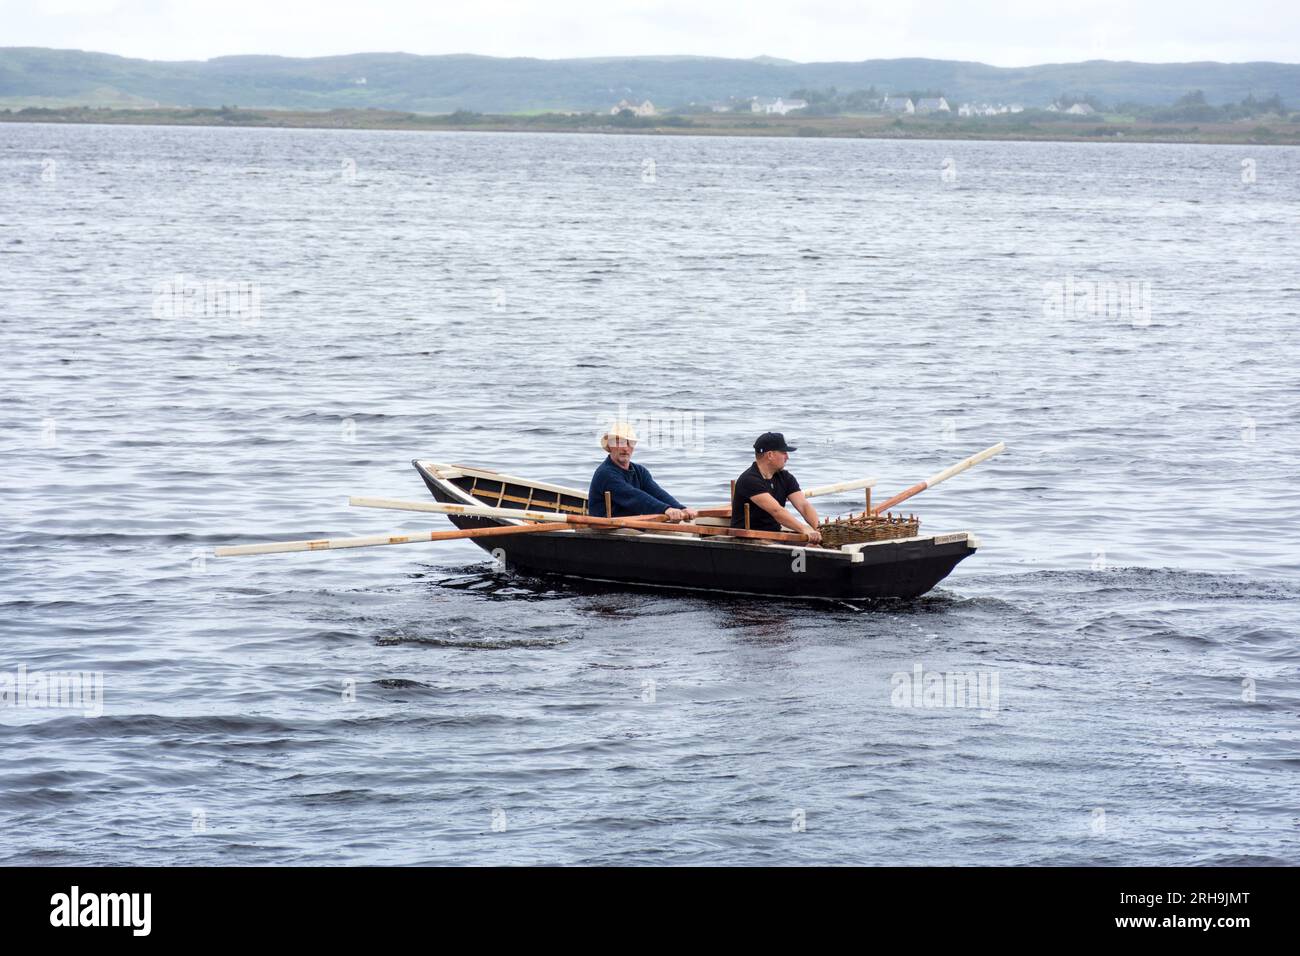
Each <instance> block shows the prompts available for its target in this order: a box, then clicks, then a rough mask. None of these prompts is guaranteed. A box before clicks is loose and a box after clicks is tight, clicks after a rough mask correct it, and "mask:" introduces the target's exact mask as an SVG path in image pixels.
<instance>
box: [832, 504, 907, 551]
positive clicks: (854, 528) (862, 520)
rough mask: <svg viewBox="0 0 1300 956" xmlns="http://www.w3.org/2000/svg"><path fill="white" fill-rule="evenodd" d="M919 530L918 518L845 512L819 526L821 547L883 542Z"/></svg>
mask: <svg viewBox="0 0 1300 956" xmlns="http://www.w3.org/2000/svg"><path fill="white" fill-rule="evenodd" d="M920 529H921V519H920V518H917V517H916V516H915V515H909V516H908V517H903V516H901V515H900V516H898V517H894V516H893V515H869V514H866V513H865V512H864V513H862V514H858V515H847V516H845V517H842V518H836V519H834V520H833V521H827V522H824V523H823V524H821V525H819V526H818V528H817V530H818V531H820V532H821V533H822V547H823V548H838V547H840V546H841V545H845V544H861V543H862V542H864V541H887V540H889V539H891V538H915V537H916V535H917V533H918V532H919V531H920Z"/></svg>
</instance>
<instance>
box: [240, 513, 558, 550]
mask: <svg viewBox="0 0 1300 956" xmlns="http://www.w3.org/2000/svg"><path fill="white" fill-rule="evenodd" d="M568 529H569V527H568V525H566V524H564V523H563V522H560V521H556V522H549V523H544V524H526V525H510V526H508V527H504V528H469V529H466V530H464V531H460V530H457V531H417V532H415V533H413V534H376V535H370V536H368V537H364V538H316V539H314V540H310V541H271V542H268V543H266V544H236V545H230V546H229V547H223V548H217V549H216V551H215V552H214V553H215V554H216V556H217V557H218V558H226V557H234V556H236V555H241V554H280V553H282V552H288V551H337V550H339V549H341V548H374V547H378V546H380V545H384V544H418V543H419V542H422V541H452V540H455V539H458V538H492V537H496V536H498V535H507V534H528V533H530V532H537V531H567V530H568Z"/></svg>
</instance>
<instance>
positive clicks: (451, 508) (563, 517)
mask: <svg viewBox="0 0 1300 956" xmlns="http://www.w3.org/2000/svg"><path fill="white" fill-rule="evenodd" d="M348 504H350V505H355V506H357V507H360V508H387V509H390V510H393V511H430V512H434V513H435V514H445V515H466V516H468V517H471V518H510V519H519V520H523V521H563V522H565V523H566V524H573V525H587V526H589V527H593V528H632V529H634V530H637V531H655V532H659V533H661V534H662V533H665V532H667V533H671V534H702V535H727V536H730V537H734V538H748V539H752V540H758V541H783V542H785V543H787V544H803V543H805V542H806V541H807V540H808V537H807V535H802V534H793V533H786V532H781V531H748V530H746V529H744V528H720V527H717V526H716V525H708V524H690V523H687V522H682V523H681V524H666V523H656V522H653V521H643V520H641V519H639V518H595V517H592V516H591V515H570V514H553V513H551V512H549V511H524V510H520V509H518V508H493V507H490V506H488V505H453V504H444V503H443V502H440V501H400V500H398V499H395V498H357V497H353V498H349V499H348Z"/></svg>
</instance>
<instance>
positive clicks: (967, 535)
mask: <svg viewBox="0 0 1300 956" xmlns="http://www.w3.org/2000/svg"><path fill="white" fill-rule="evenodd" d="M411 464H413V465H414V466H415V468H416V470H417V471H419V472H420V473H421V474H422V475H427V476H428V477H430V478H432V479H433V480H435V481H437V482H438V483H439V484H440V485H441V486H442V487H443V488H444V489H446V490H448V491H449V492H451V493H453V494H455V495H457V496H459V497H460V498H462V499H463V501H464V503H465V504H469V505H482V504H484V502H483V501H482V500H481V499H479V498H476V497H474V496H473V495H471V494H470V493H469V492H468V491H466V490H465V489H463V488H461V487H460V486H459V485H457V484H456V483H455V482H454V481H453V480H452V479H451V478H448V477H446V476H444V475H443V474H441V473H440V472H439V471H438V470H432V469H443V470H447V471H458V472H461V473H462V474H468V473H470V472H478V471H484V469H478V468H466V467H464V466H461V465H440V464H438V463H436V462H430V461H427V460H425V459H420V458H414V459H412V460H411ZM426 466H431V467H426ZM486 474H487V475H490V476H491V480H497V481H501V482H503V483H505V482H510V483H514V484H520V485H523V486H525V487H538V488H543V489H544V490H547V491H551V490H562V491H563V493H565V494H569V493H570V491H569V490H566V489H563V488H562V486H558V485H547V484H546V483H545V482H534V481H533V480H532V479H528V478H519V477H518V476H513V475H506V474H501V473H499V472H487V473H486ZM471 477H474V476H473V475H471ZM582 497H584V498H585V497H586V495H585V494H584V495H583V496H582ZM521 510H522V509H521ZM466 517H477V518H478V520H480V521H491V522H496V523H499V524H510V525H521V524H528V523H530V522H527V521H525V520H524V519H522V518H495V517H493V518H488V517H483V516H475V515H468V516H466ZM626 530H629V531H631V532H633V533H632V534H624V535H620V537H622V538H635V539H636V540H637V541H644V542H648V543H660V544H670V545H675V546H694V547H701V546H702V547H713V548H743V549H745V550H749V551H755V550H761V551H765V552H766V551H771V550H773V549H776V550H783V551H789V552H795V551H799V552H802V553H804V554H811V555H815V556H817V557H819V558H828V559H831V560H841V561H847V562H849V563H850V564H860V563H862V562H864V560H865V556H864V555H863V554H862V551H863V550H864V549H865V548H873V547H878V546H880V545H888V544H921V543H924V542H929V543H930V545H931V546H932V547H943V546H945V545H950V544H958V543H964V544H965V545H966V546H967V547H968V548H970V549H971V550H972V551H974V550H976V549H977V548H978V547H979V544H978V540H977V539H976V537H975V535H973V534H972V533H971V532H969V531H954V532H947V533H944V534H934V535H916V536H914V537H910V538H886V539H883V540H880V541H864V542H859V543H857V544H846V545H842V546H841V547H840V548H838V549H829V548H816V547H808V546H807V545H801V544H786V543H784V542H780V541H771V542H767V541H765V542H762V543H759V542H753V541H747V540H745V539H743V538H726V537H725V536H708V537H693V536H690V535H678V534H662V533H659V534H657V533H655V532H653V531H641V530H639V529H636V528H632V529H626ZM555 534H564V535H571V536H573V537H576V538H582V539H586V540H595V539H600V540H605V539H608V538H609V536H610V532H609V531H604V530H592V529H588V528H583V527H573V528H568V529H565V530H562V531H543V532H541V535H542V536H550V535H555ZM940 538H942V539H943V540H942V541H940V540H938V539H940Z"/></svg>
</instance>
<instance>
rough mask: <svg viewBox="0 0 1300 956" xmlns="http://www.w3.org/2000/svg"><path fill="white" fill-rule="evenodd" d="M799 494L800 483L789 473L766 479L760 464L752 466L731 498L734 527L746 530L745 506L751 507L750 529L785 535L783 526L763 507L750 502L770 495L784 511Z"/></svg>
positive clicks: (737, 485)
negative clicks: (760, 469)
mask: <svg viewBox="0 0 1300 956" xmlns="http://www.w3.org/2000/svg"><path fill="white" fill-rule="evenodd" d="M798 490H799V482H797V481H796V480H795V477H794V475H792V474H790V472H788V471H784V470H782V471H778V472H777V473H776V474H775V475H773V476H772V477H771V478H764V477H763V473H762V472H761V471H759V470H758V462H754V464H752V465H750V466H749V467H748V468H746V469H745V471H744V472H742V473H741V475H740V477H739V478H737V479H736V493H735V494H734V495H733V496H732V498H731V526H732V527H733V528H743V527H745V505H746V504H749V527H750V528H751V529H752V530H754V531H782V530H784V529H783V526H782V525H781V524H779V523H778V522H777V520H776V519H775V518H773V517H772V516H771V515H770V514H768V513H767V512H766V511H764V510H763V509H762V508H761V507H760V506H758V505H756V504H753V503H752V502H750V499H751V498H753V497H754V495H763V494H767V495H771V496H772V497H773V498H775V499H776V503H777V504H778V505H780V506H781V507H782V508H784V507H785V503H786V501H787V499H789V497H790V496H791V495H792V494H794V493H795V492H796V491H798Z"/></svg>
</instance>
